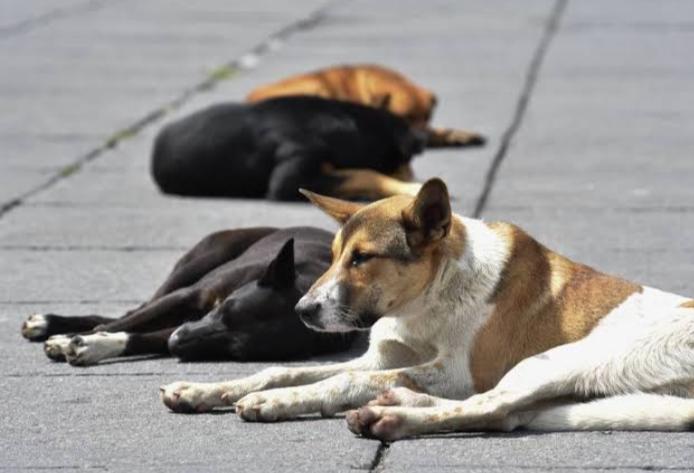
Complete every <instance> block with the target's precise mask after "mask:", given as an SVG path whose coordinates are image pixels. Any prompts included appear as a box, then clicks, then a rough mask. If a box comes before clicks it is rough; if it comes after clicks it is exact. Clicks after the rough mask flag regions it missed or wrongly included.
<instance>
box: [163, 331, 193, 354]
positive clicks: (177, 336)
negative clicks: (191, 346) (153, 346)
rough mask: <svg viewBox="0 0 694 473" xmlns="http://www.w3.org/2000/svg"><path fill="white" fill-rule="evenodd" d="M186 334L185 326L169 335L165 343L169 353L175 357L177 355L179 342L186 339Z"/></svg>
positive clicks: (179, 346)
mask: <svg viewBox="0 0 694 473" xmlns="http://www.w3.org/2000/svg"><path fill="white" fill-rule="evenodd" d="M187 333H188V327H186V326H185V325H181V326H180V327H178V328H177V329H176V330H175V331H174V333H172V334H171V335H169V340H168V343H167V345H168V347H169V353H171V354H172V355H175V356H176V355H177V354H178V352H179V351H180V348H181V340H184V339H185V338H186V335H187Z"/></svg>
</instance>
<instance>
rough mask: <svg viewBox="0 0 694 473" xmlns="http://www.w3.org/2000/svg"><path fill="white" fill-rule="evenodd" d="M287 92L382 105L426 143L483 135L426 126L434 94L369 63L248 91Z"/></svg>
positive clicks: (257, 96)
mask: <svg viewBox="0 0 694 473" xmlns="http://www.w3.org/2000/svg"><path fill="white" fill-rule="evenodd" d="M287 95H317V96H320V97H323V98H328V99H335V100H343V101H346V102H356V103H359V104H362V105H368V106H371V107H376V108H384V109H386V110H388V111H390V112H391V113H393V114H395V115H398V116H400V117H402V118H404V119H405V120H406V121H407V122H408V123H409V124H410V125H411V126H414V127H417V128H421V129H424V130H426V131H427V135H428V140H427V146H428V147H432V148H433V147H448V146H478V145H482V144H484V142H485V138H484V137H483V136H482V135H480V134H478V133H474V132H470V131H464V130H451V129H437V128H431V127H429V121H430V120H431V117H432V114H433V112H434V108H435V107H436V101H437V100H436V96H435V95H434V94H433V93H432V92H431V91H429V90H427V89H425V88H424V87H421V86H419V85H417V84H415V83H413V82H412V81H410V80H408V79H407V78H406V77H404V76H403V75H402V74H399V73H398V72H396V71H394V70H392V69H387V68H385V67H382V66H376V65H371V64H358V65H350V66H347V65H343V66H334V67H329V68H326V69H320V70H317V71H313V72H309V73H306V74H299V75H296V76H292V77H288V78H286V79H284V80H281V81H279V82H275V83H273V84H268V85H264V86H260V87H258V88H257V89H255V90H253V91H252V92H251V93H250V94H249V95H248V98H247V99H248V101H250V102H257V101H260V100H265V99H269V98H273V97H282V96H287Z"/></svg>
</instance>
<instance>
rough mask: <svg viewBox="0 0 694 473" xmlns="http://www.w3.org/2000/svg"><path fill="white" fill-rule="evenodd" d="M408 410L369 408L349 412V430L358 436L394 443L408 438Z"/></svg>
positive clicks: (399, 408) (400, 408)
mask: <svg viewBox="0 0 694 473" xmlns="http://www.w3.org/2000/svg"><path fill="white" fill-rule="evenodd" d="M407 409H409V408H403V407H382V406H367V407H362V408H361V409H357V410H353V411H349V412H348V413H347V415H346V417H345V419H346V420H347V428H349V430H351V431H352V432H354V433H355V434H357V435H361V436H363V437H367V438H375V439H379V440H381V441H384V442H392V441H394V440H398V439H401V438H403V437H406V436H408V433H409V432H408V425H407V424H408V422H411V420H410V419H409V417H408V416H407V413H408V411H407Z"/></svg>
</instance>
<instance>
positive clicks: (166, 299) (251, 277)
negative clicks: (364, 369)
mask: <svg viewBox="0 0 694 473" xmlns="http://www.w3.org/2000/svg"><path fill="white" fill-rule="evenodd" d="M331 242H332V235H331V234H330V233H328V232H326V231H324V230H320V229H317V228H311V227H293V228H287V229H281V230H279V229H275V228H246V229H238V230H227V231H222V232H217V233H213V234H211V235H209V236H207V237H206V238H204V239H203V240H202V241H201V242H199V243H198V244H197V245H195V246H194V247H193V248H192V249H191V250H190V251H189V252H188V253H186V254H185V255H184V256H183V257H182V258H181V259H180V260H179V261H178V263H176V265H175V267H174V269H173V271H172V272H171V274H170V275H169V277H168V279H167V280H166V281H165V282H164V284H163V285H162V286H161V288H160V289H159V290H158V291H157V292H156V293H155V295H154V296H153V297H152V299H151V300H150V301H149V302H146V303H145V304H142V305H141V306H140V307H138V308H137V309H134V310H132V311H130V312H128V313H127V314H125V315H124V316H123V317H121V318H119V319H108V318H105V317H100V316H87V317H66V316H59V315H54V314H51V315H49V316H47V317H46V319H47V322H48V326H47V330H46V333H45V334H43V335H44V337H48V336H50V335H56V334H66V333H67V334H75V333H76V332H83V333H87V332H89V331H99V330H101V331H107V332H120V331H125V332H128V333H130V334H131V335H130V338H129V341H128V343H127V345H126V349H125V353H123V355H139V354H168V353H171V354H173V355H174V356H177V357H179V358H181V359H184V360H201V359H230V360H286V359H292V358H305V357H309V356H312V355H317V354H322V353H329V352H336V351H340V350H344V349H346V348H347V347H348V346H349V345H350V342H351V340H352V336H350V335H348V336H345V335H338V334H328V333H318V332H315V331H312V330H310V329H308V328H307V327H306V326H305V325H304V324H303V323H302V322H301V321H300V320H299V317H298V316H297V315H296V313H295V312H294V306H295V305H296V303H297V302H298V300H299V299H300V298H301V296H302V295H303V294H304V293H305V292H306V291H307V290H308V289H309V288H310V286H311V285H312V284H313V282H314V281H315V280H316V279H318V277H319V276H320V275H322V274H323V273H324V272H325V271H326V270H327V269H328V267H329V265H330V260H331V255H330V245H331ZM73 341H75V343H77V342H78V341H79V336H76V337H74V338H73ZM49 356H50V355H49Z"/></svg>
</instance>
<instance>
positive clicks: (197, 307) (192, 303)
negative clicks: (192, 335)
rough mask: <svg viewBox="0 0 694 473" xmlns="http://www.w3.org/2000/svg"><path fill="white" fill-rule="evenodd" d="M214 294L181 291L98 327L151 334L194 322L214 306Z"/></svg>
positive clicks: (109, 330) (185, 289) (193, 290)
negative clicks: (190, 321)
mask: <svg viewBox="0 0 694 473" xmlns="http://www.w3.org/2000/svg"><path fill="white" fill-rule="evenodd" d="M212 299H213V294H211V293H210V294H205V293H203V291H199V290H195V289H189V288H183V289H177V290H175V291H173V292H171V293H169V294H166V295H164V296H162V297H160V298H159V299H156V300H154V301H152V302H148V303H146V304H144V305H143V306H142V307H140V308H139V309H137V310H135V311H132V312H130V313H128V314H127V315H126V316H125V317H122V318H120V319H117V320H114V321H113V322H110V323H107V324H105V325H101V326H99V327H97V330H98V331H104V332H134V333H144V332H153V331H157V330H161V329H165V328H171V327H178V326H179V325H181V324H182V323H183V322H187V321H189V320H197V319H199V318H201V317H202V316H203V315H205V314H206V313H207V312H208V311H209V309H211V308H212V306H213V305H214V300H212Z"/></svg>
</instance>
